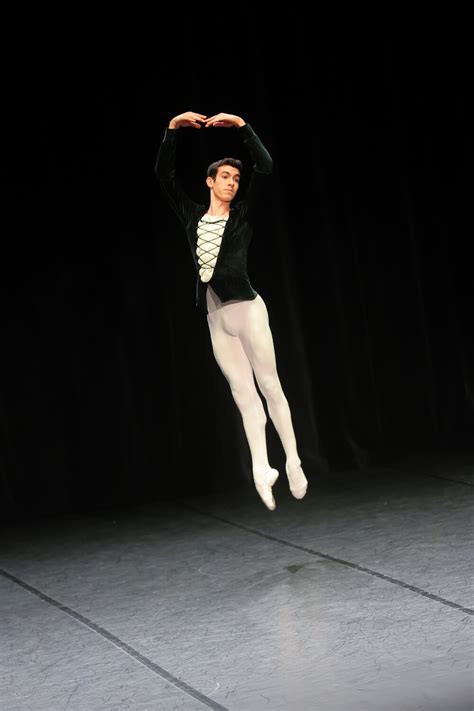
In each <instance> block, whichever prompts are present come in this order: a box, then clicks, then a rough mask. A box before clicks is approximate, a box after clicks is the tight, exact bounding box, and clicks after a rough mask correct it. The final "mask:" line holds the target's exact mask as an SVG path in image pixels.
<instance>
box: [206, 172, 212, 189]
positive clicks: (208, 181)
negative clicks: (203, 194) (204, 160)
mask: <svg viewBox="0 0 474 711" xmlns="http://www.w3.org/2000/svg"><path fill="white" fill-rule="evenodd" d="M206 185H207V187H208V188H212V186H213V185H214V179H213V178H211V176H210V175H208V176H207V178H206Z"/></svg>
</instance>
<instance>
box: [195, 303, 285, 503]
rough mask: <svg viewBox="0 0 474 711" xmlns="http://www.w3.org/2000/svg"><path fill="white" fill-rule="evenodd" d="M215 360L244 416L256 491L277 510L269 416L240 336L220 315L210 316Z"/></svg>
mask: <svg viewBox="0 0 474 711" xmlns="http://www.w3.org/2000/svg"><path fill="white" fill-rule="evenodd" d="M208 324H209V332H210V335H211V342H212V349H213V352H214V357H215V359H216V361H217V363H218V365H219V367H220V369H221V371H222V373H223V374H224V376H225V378H226V379H227V381H228V383H229V385H230V389H231V392H232V396H233V398H234V400H235V403H236V405H237V407H238V409H239V411H240V414H241V416H242V421H243V426H244V430H245V434H246V437H247V442H248V445H249V448H250V454H251V459H252V473H253V478H254V483H255V487H256V489H257V491H258V493H259V494H260V496H261V498H262V500H263V502H264V504H265V505H266V506H267V507H268V508H269V509H271V510H273V509H274V508H275V500H274V498H273V494H272V490H271V487H272V486H273V484H274V483H275V481H276V480H277V478H278V472H277V471H276V469H272V468H271V467H270V464H269V463H268V454H267V443H266V435H265V426H266V421H267V418H266V415H265V410H264V407H263V404H262V400H261V398H260V395H259V394H258V391H257V388H256V387H255V380H254V375H253V371H252V367H251V365H250V363H249V361H248V358H247V356H246V355H245V352H244V349H243V348H242V344H241V342H240V340H239V338H238V337H237V336H232V335H229V334H228V333H226V332H225V331H224V329H223V327H222V324H221V322H220V319H219V314H218V313H216V314H211V315H210V316H208Z"/></svg>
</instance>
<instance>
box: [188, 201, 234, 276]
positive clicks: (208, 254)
mask: <svg viewBox="0 0 474 711" xmlns="http://www.w3.org/2000/svg"><path fill="white" fill-rule="evenodd" d="M227 220H228V217H223V216H222V215H203V216H202V217H201V219H200V220H199V222H198V227H197V238H198V239H197V248H196V256H197V258H198V263H199V278H200V279H201V281H203V282H208V281H210V280H211V279H212V275H213V274H214V267H215V266H216V262H217V257H218V256H219V251H220V248H221V243H222V235H223V234H224V228H225V225H226V222H227Z"/></svg>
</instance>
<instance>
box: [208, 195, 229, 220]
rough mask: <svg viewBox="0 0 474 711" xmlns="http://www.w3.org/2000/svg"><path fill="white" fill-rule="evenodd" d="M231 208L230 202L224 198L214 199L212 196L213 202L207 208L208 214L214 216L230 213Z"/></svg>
mask: <svg viewBox="0 0 474 711" xmlns="http://www.w3.org/2000/svg"><path fill="white" fill-rule="evenodd" d="M229 210H230V202H223V201H222V200H213V199H212V198H211V204H210V205H209V207H208V209H207V214H208V215H212V216H213V217H218V216H221V217H223V216H224V215H228V214H229Z"/></svg>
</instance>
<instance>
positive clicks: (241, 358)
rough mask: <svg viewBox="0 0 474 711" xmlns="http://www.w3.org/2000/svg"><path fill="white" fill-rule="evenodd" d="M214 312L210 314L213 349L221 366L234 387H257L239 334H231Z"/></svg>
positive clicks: (209, 323)
mask: <svg viewBox="0 0 474 711" xmlns="http://www.w3.org/2000/svg"><path fill="white" fill-rule="evenodd" d="M213 316H214V314H211V315H208V317H207V321H208V325H209V333H210V336H211V343H212V350H213V353H214V357H215V359H216V361H217V364H218V366H219V368H220V369H221V371H222V373H223V374H224V376H225V378H226V379H227V381H228V382H229V384H230V386H231V387H232V388H233V389H239V386H240V387H242V386H244V387H249V386H251V387H253V388H254V387H255V381H254V376H253V371H252V366H251V364H250V362H249V359H248V357H247V354H246V352H245V350H244V347H243V345H242V343H241V340H240V338H238V337H237V336H231V335H229V334H228V333H227V332H226V331H225V330H224V329H223V328H222V326H221V325H220V324H219V319H218V318H213Z"/></svg>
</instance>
